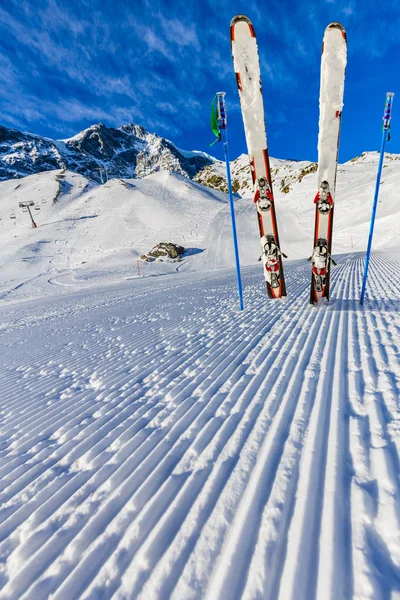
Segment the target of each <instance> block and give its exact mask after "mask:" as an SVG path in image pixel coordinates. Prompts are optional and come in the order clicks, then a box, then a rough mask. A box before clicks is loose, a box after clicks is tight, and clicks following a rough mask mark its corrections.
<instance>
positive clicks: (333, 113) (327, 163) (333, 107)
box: [318, 23, 347, 198]
mask: <svg viewBox="0 0 400 600" xmlns="http://www.w3.org/2000/svg"><path fill="white" fill-rule="evenodd" d="M343 35H345V34H344V30H343V29H342V26H338V24H336V23H333V24H332V23H331V25H328V27H327V28H326V30H325V35H324V41H323V52H322V58H321V89H320V98H319V107H320V116H319V134H318V184H320V182H321V181H324V180H325V181H328V183H329V185H330V188H331V193H332V196H333V197H334V198H335V183H336V177H335V167H336V162H333V161H332V156H336V155H337V146H338V139H339V134H340V122H341V113H342V108H343V94H344V76H345V71H346V63H347V42H346V40H345V38H344V37H343ZM318 187H319V185H318Z"/></svg>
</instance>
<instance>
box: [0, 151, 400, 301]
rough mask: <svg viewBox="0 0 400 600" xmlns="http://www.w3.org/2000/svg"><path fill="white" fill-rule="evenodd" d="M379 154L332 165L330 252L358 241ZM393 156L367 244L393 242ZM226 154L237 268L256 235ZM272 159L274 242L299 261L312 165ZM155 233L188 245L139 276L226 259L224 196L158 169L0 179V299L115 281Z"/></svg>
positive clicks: (256, 251) (305, 245)
mask: <svg viewBox="0 0 400 600" xmlns="http://www.w3.org/2000/svg"><path fill="white" fill-rule="evenodd" d="M76 142H77V143H79V140H76ZM378 158H379V155H378V153H376V152H371V153H365V154H363V155H362V156H360V157H358V158H357V159H355V160H352V161H349V162H347V163H345V164H343V165H339V169H338V178H337V189H336V205H335V223H334V240H333V254H334V256H335V257H336V256H337V255H338V254H340V253H348V252H353V251H363V250H365V248H366V244H367V237H368V231H369V221H370V217H371V204H372V198H373V194H374V188H375V179H376V169H377V162H378ZM399 159H400V156H396V155H393V154H386V156H385V164H384V169H383V177H382V182H381V191H380V196H379V200H380V201H379V204H378V212H377V221H376V227H375V237H374V249H379V250H386V249H389V248H392V247H397V246H398V245H399V242H398V222H399V217H400V212H399V211H400V209H399V205H398V201H397V189H398V185H399V182H400V160H399ZM234 162H235V164H234V165H232V170H233V169H235V178H236V180H237V181H238V184H239V186H240V189H241V191H242V192H243V196H242V198H238V197H236V199H235V213H236V225H237V232H238V238H239V249H240V261H241V265H242V266H243V267H245V266H250V265H252V264H255V263H257V259H258V257H259V256H260V240H259V232H258V225H257V219H256V210H255V208H254V204H253V198H252V193H251V192H250V190H249V188H246V185H247V183H248V181H249V179H248V178H249V177H250V174H249V172H248V171H247V170H246V169H247V163H246V157H244V156H243V157H239V159H237V160H236V161H234ZM241 165H242V166H241ZM272 165H273V166H272V170H273V173H274V184H275V200H276V211H277V215H278V222H279V229H280V233H281V244H282V250H283V251H284V252H285V254H287V255H288V256H289V258H290V259H303V260H305V259H306V258H307V257H308V256H310V254H311V251H312V244H313V229H314V218H315V206H314V204H313V197H314V195H315V188H316V176H317V174H316V171H315V165H314V164H313V163H310V162H306V161H304V162H299V163H297V162H294V161H284V160H278V159H273V161H272ZM213 168H214V174H218V169H219V173H220V174H221V173H222V174H223V170H222V169H221V165H220V164H219V163H218V162H216V163H214V167H213ZM208 170H210V169H209V167H208ZM221 176H222V175H221ZM246 189H247V191H246ZM22 201H24V202H26V201H32V202H34V207H33V209H32V214H33V217H34V219H35V221H36V222H37V225H38V227H37V229H32V228H31V226H30V218H29V214H27V213H24V212H23V210H22V209H21V208H20V207H19V204H20V202H22ZM159 242H173V243H176V244H179V245H181V246H184V247H185V248H188V249H189V252H188V253H187V255H185V256H184V257H183V261H182V262H181V263H180V264H179V266H177V265H176V263H168V262H158V261H155V262H153V263H149V264H143V265H142V266H141V267H140V269H141V274H142V275H144V276H145V277H146V276H156V275H161V274H165V273H179V274H183V273H189V272H192V271H199V272H205V271H215V270H216V269H223V268H229V267H233V254H232V233H231V225H230V211H229V203H228V198H227V195H226V194H224V193H223V192H221V191H216V190H211V189H210V188H209V187H205V186H203V185H201V184H200V183H198V182H196V181H194V180H190V179H189V178H188V177H187V176H186V175H180V174H177V173H172V174H171V173H168V171H166V170H164V171H160V172H158V173H153V174H151V175H149V176H147V177H143V178H137V179H121V178H113V179H110V180H109V181H108V182H106V183H104V184H103V185H99V184H98V183H96V182H94V181H93V180H90V179H89V178H87V177H85V176H83V175H81V174H78V173H74V172H71V171H68V170H65V171H64V170H61V169H58V170H52V171H47V172H43V173H38V174H33V175H30V176H28V177H24V178H21V179H18V180H13V179H9V180H7V181H3V182H0V300H6V301H10V300H11V299H14V298H21V299H22V298H26V297H30V296H32V295H33V296H36V295H40V294H45V295H49V294H54V293H60V292H61V290H62V286H65V285H66V286H68V287H72V288H79V287H81V286H82V287H85V286H86V285H89V284H90V285H92V284H95V283H96V282H98V281H99V280H101V279H102V278H103V277H105V278H106V279H107V281H109V280H112V281H120V280H123V279H124V278H126V277H130V276H132V274H133V275H134V274H135V273H136V272H137V265H136V259H137V258H138V257H140V256H141V255H143V254H146V253H148V252H149V251H150V250H151V248H152V247H153V246H154V245H155V244H157V243H159ZM307 267H309V265H308V263H307ZM260 278H262V273H261V269H260ZM60 286H61V287H60Z"/></svg>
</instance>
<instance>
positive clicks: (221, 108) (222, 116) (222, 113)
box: [217, 92, 244, 310]
mask: <svg viewBox="0 0 400 600" xmlns="http://www.w3.org/2000/svg"><path fill="white" fill-rule="evenodd" d="M225 93H226V92H218V93H217V102H218V117H217V120H218V128H219V130H220V131H222V142H223V145H224V154H225V163H226V178H227V180H228V192H229V207H230V212H231V224H232V237H233V248H234V251H235V263H236V278H237V286H238V294H239V307H240V310H243V308H244V305H243V290H242V278H241V275H240V262H239V247H238V240H237V232H236V220H235V208H234V205H233V193H232V180H231V168H230V164H229V151H228V131H227V119H226V106H225Z"/></svg>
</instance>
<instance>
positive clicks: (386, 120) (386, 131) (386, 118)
mask: <svg viewBox="0 0 400 600" xmlns="http://www.w3.org/2000/svg"><path fill="white" fill-rule="evenodd" d="M393 96H394V93H393V92H387V93H386V102H385V112H384V114H383V129H382V143H381V154H380V156H379V163H378V173H377V176H376V185H375V195H374V203H373V205H372V216H371V223H370V227H369V237H368V246H367V254H366V256H365V266H364V276H363V283H362V289H361V298H360V304H363V303H364V296H365V289H366V287H367V277H368V266H369V260H370V257H371V248H372V236H373V234H374V225H375V217H376V209H377V206H378V196H379V186H380V181H381V173H382V164H383V159H384V156H385V145H386V140H387V139H390V119H391V116H392V105H393Z"/></svg>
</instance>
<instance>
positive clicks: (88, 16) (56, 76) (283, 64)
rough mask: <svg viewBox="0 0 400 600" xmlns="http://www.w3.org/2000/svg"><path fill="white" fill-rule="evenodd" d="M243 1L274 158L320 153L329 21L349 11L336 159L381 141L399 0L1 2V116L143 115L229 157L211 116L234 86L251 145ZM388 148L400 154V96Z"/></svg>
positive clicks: (5, 119)
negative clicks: (238, 46) (241, 78)
mask: <svg viewBox="0 0 400 600" xmlns="http://www.w3.org/2000/svg"><path fill="white" fill-rule="evenodd" d="M238 13H244V14H246V15H247V16H249V17H250V19H251V20H252V21H253V24H254V28H255V31H256V34H257V38H258V43H259V51H260V60H261V75H262V81H263V90H264V104H265V109H266V121H267V132H268V142H269V149H270V154H271V155H272V156H275V157H279V158H295V159H303V160H316V159H317V136H318V94H319V69H320V54H321V41H322V35H323V32H324V29H325V27H326V25H327V24H328V23H329V22H331V21H340V22H341V23H343V25H344V26H345V28H346V30H347V35H348V44H349V54H348V67H347V77H346V86H345V99H344V103H345V106H344V110H343V124H342V137H341V148H340V156H339V158H340V160H341V161H342V162H343V161H345V160H348V159H350V158H352V157H354V156H357V155H359V154H360V153H361V152H362V151H364V150H377V149H378V148H379V146H380V140H381V123H382V113H383V103H384V99H385V93H386V91H394V92H396V91H398V90H397V89H396V86H397V84H398V82H399V80H400V68H399V65H400V58H399V57H400V35H399V31H400V16H399V10H398V2H397V0H387V1H386V2H385V3H384V4H380V3H378V2H376V1H375V2H372V1H371V0H315V1H311V0H302V1H301V2H299V1H298V0H279V1H278V0H270V1H269V2H265V1H264V0H260V1H259V2H253V1H251V0H250V1H249V0H246V1H245V2H244V1H241V0H237V1H236V0H221V1H220V2H217V1H216V0H213V1H212V2H211V1H210V2H208V1H207V0H173V1H169V0H130V1H128V0H68V2H65V1H64V2H61V1H60V0H41V1H40V2H39V1H38V0H29V1H27V0H2V2H1V3H0V84H1V85H0V123H1V124H3V125H6V126H9V127H15V128H17V129H21V130H23V131H30V132H33V133H37V134H40V135H44V136H48V137H52V138H57V139H60V138H66V137H70V136H72V135H74V134H75V133H78V132H79V131H80V130H82V129H84V128H86V127H88V126H90V125H92V124H93V123H98V122H103V123H105V124H106V125H108V126H112V127H118V126H120V125H122V124H125V123H129V122H133V123H138V124H141V125H143V126H144V127H146V128H147V129H148V130H149V131H152V132H155V133H158V134H159V135H162V136H165V137H167V138H169V139H171V140H173V141H174V142H175V143H176V144H177V145H178V146H180V147H182V148H185V149H197V150H204V151H210V152H211V153H212V154H214V155H215V156H218V157H221V156H222V148H219V147H218V145H216V146H214V147H213V148H212V149H211V150H210V149H209V144H210V142H211V141H212V140H213V136H212V133H211V131H210V127H209V114H210V102H211V100H212V98H213V96H214V94H215V92H217V91H221V90H224V91H226V92H227V97H226V99H227V108H228V118H229V137H230V153H231V158H235V157H236V156H238V155H239V154H241V153H242V152H246V145H245V139H244V134H243V125H242V121H241V115H240V108H239V100H238V94H237V89H236V83H235V77H234V73H233V67H232V59H231V54H230V42H229V24H230V21H231V18H232V17H233V16H234V15H235V14H238ZM399 94H400V92H399ZM397 102H398V111H397ZM387 150H388V151H391V152H397V153H400V95H399V96H398V97H397V98H396V97H395V99H394V108H393V122H392V141H391V142H390V144H389V145H388V147H387Z"/></svg>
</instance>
